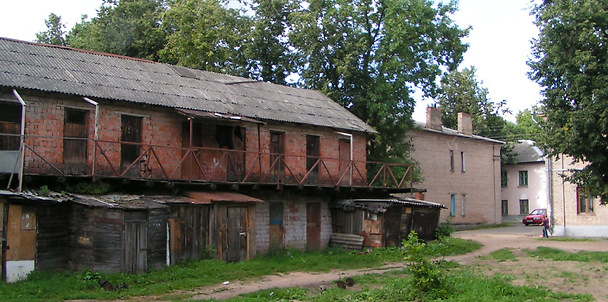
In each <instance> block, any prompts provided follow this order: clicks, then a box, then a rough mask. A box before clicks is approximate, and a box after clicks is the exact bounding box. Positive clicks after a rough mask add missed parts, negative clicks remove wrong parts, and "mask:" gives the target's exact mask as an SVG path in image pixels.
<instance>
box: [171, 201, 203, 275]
mask: <svg viewBox="0 0 608 302" xmlns="http://www.w3.org/2000/svg"><path fill="white" fill-rule="evenodd" d="M208 238H209V206H207V205H197V206H180V207H176V208H174V209H172V210H171V217H170V218H169V243H170V254H171V265H174V264H177V263H179V262H183V261H187V260H188V259H200V258H201V255H202V254H203V252H204V251H205V248H206V247H207V244H208V241H209V240H208Z"/></svg>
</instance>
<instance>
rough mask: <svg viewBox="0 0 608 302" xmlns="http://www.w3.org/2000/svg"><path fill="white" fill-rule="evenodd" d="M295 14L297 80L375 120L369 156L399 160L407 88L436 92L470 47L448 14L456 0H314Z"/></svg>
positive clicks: (409, 103) (407, 119) (406, 122)
mask: <svg viewBox="0 0 608 302" xmlns="http://www.w3.org/2000/svg"><path fill="white" fill-rule="evenodd" d="M300 5H301V7H303V9H302V10H300V11H299V12H297V13H294V14H293V16H294V19H293V27H294V29H293V31H291V32H290V35H289V38H290V42H291V44H292V45H293V47H294V49H295V51H296V52H297V54H298V56H299V60H301V61H300V63H299V66H300V67H301V68H302V71H301V76H302V77H301V81H300V82H299V83H298V84H299V85H300V86H304V87H307V88H312V89H317V90H321V91H323V92H324V93H326V94H327V95H328V96H329V97H331V98H332V99H334V100H335V101H337V102H338V103H339V104H341V105H342V106H344V107H346V108H348V109H349V110H350V111H351V112H353V113H354V114H355V115H357V116H358V117H359V118H361V119H363V120H364V121H365V122H367V123H368V124H370V125H371V126H373V127H374V128H375V129H376V130H377V131H378V132H379V133H380V135H378V136H376V137H375V138H374V139H372V141H371V144H370V146H369V149H368V158H370V159H372V160H384V161H387V160H391V159H403V156H404V154H405V151H406V149H407V142H406V140H405V133H406V130H407V129H408V128H409V127H410V126H411V114H412V112H413V109H414V104H415V101H414V99H413V97H412V94H413V93H412V92H413V90H414V88H415V87H418V88H420V89H421V90H422V91H423V93H424V94H425V95H429V96H432V95H434V94H435V92H436V85H435V80H436V78H437V77H438V76H439V75H440V74H441V73H442V70H454V69H456V67H457V66H458V64H459V63H460V62H461V60H462V54H463V52H464V51H465V50H466V49H467V46H466V45H465V44H463V43H462V41H461V38H462V37H464V36H466V35H467V33H468V29H460V28H458V26H456V25H455V24H454V23H453V21H452V20H451V19H450V15H451V14H452V13H453V12H454V11H455V10H456V6H455V2H451V3H449V4H448V5H443V4H438V5H437V7H434V6H433V2H432V1H425V0H385V1H376V0H355V1H351V0H311V1H308V2H307V3H306V5H305V4H304V3H302V4H300Z"/></svg>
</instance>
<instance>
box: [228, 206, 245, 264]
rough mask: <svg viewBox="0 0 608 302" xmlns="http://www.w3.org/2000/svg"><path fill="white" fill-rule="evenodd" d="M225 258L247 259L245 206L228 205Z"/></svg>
mask: <svg viewBox="0 0 608 302" xmlns="http://www.w3.org/2000/svg"><path fill="white" fill-rule="evenodd" d="M227 209H228V216H227V217H228V220H227V224H226V227H227V232H226V235H227V236H226V248H225V249H224V251H225V259H226V261H228V262H237V261H243V260H247V235H248V234H247V231H248V229H247V227H248V226H247V207H228V208H227Z"/></svg>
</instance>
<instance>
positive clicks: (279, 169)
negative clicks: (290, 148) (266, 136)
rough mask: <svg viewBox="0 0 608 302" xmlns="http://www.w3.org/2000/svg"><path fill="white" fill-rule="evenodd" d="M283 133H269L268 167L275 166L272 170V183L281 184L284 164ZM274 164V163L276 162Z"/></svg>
mask: <svg viewBox="0 0 608 302" xmlns="http://www.w3.org/2000/svg"><path fill="white" fill-rule="evenodd" d="M284 154H285V133H282V132H270V165H272V164H273V163H274V164H275V165H274V166H273V169H272V174H271V175H272V181H278V182H283V179H284V173H285V171H284V170H285V164H284V162H283V159H284ZM277 160H278V162H277V163H275V161H277Z"/></svg>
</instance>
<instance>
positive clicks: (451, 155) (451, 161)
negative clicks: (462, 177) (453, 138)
mask: <svg viewBox="0 0 608 302" xmlns="http://www.w3.org/2000/svg"><path fill="white" fill-rule="evenodd" d="M450 171H451V172H454V150H450Z"/></svg>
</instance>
